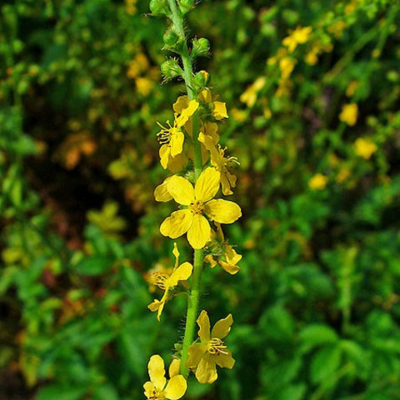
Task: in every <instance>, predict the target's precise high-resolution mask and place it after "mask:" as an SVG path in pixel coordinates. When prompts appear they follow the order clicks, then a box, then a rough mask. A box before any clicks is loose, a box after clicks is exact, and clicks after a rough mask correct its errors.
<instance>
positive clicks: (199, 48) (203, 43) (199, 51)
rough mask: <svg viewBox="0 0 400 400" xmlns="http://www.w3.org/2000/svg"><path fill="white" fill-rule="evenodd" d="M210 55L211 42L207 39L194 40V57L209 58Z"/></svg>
mask: <svg viewBox="0 0 400 400" xmlns="http://www.w3.org/2000/svg"><path fill="white" fill-rule="evenodd" d="M209 54H210V42H209V41H208V40H207V39H205V38H200V39H193V47H192V56H193V57H207V56H209Z"/></svg>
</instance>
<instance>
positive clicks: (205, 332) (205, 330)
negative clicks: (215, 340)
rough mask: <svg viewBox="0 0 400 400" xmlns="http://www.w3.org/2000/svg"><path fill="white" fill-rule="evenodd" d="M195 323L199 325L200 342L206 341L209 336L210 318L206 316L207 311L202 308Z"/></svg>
mask: <svg viewBox="0 0 400 400" xmlns="http://www.w3.org/2000/svg"><path fill="white" fill-rule="evenodd" d="M196 322H197V325H199V328H200V329H199V338H200V340H201V341H202V342H208V341H209V340H210V339H211V337H210V318H208V314H207V311H205V310H203V311H202V312H201V313H200V315H199V318H197V321H196Z"/></svg>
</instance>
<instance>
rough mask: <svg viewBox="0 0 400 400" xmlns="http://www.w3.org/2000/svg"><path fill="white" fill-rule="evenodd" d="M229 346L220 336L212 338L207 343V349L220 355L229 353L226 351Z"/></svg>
mask: <svg viewBox="0 0 400 400" xmlns="http://www.w3.org/2000/svg"><path fill="white" fill-rule="evenodd" d="M226 349H227V346H225V342H224V341H222V340H221V339H219V338H212V339H211V340H210V341H209V342H208V343H207V351H208V352H209V353H210V354H213V355H217V356H218V355H220V354H225V355H226V354H228V352H227V351H226Z"/></svg>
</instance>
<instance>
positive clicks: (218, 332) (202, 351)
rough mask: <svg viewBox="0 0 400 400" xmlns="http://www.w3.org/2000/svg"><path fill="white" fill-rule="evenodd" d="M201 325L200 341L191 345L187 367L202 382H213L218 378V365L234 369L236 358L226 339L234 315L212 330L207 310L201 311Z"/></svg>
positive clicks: (199, 322) (199, 319)
mask: <svg viewBox="0 0 400 400" xmlns="http://www.w3.org/2000/svg"><path fill="white" fill-rule="evenodd" d="M197 324H198V325H199V328H200V329H199V337H200V343H193V344H192V345H191V346H190V347H189V359H188V362H187V367H188V368H189V369H190V370H191V371H193V372H194V374H195V375H196V378H197V380H198V381H199V382H200V383H213V382H215V381H216V380H217V378H218V374H217V365H218V366H219V367H221V368H229V369H232V368H233V366H234V364H235V360H234V359H233V357H232V354H231V352H230V351H229V350H228V348H227V346H226V343H225V342H224V341H223V340H222V339H224V338H225V337H226V336H227V335H228V333H229V332H230V330H231V325H232V324H233V318H232V315H231V314H229V315H228V316H227V317H226V318H224V319H221V320H219V321H218V322H217V323H216V324H215V325H214V327H213V329H212V330H211V332H210V319H209V318H208V314H207V312H206V311H204V310H203V311H202V312H201V313H200V316H199V318H198V319H197Z"/></svg>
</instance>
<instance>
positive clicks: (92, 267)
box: [75, 256, 114, 276]
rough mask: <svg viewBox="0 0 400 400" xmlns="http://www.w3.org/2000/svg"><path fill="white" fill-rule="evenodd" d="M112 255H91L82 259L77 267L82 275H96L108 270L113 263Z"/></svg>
mask: <svg viewBox="0 0 400 400" xmlns="http://www.w3.org/2000/svg"><path fill="white" fill-rule="evenodd" d="M113 262H114V260H113V258H112V257H104V256H91V257H86V258H84V259H83V260H82V261H80V262H79V263H78V264H77V265H76V267H75V269H76V271H77V272H78V273H79V274H81V275H86V276H96V275H101V274H103V273H105V272H106V271H108V270H109V269H110V268H111V267H112V265H113Z"/></svg>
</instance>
